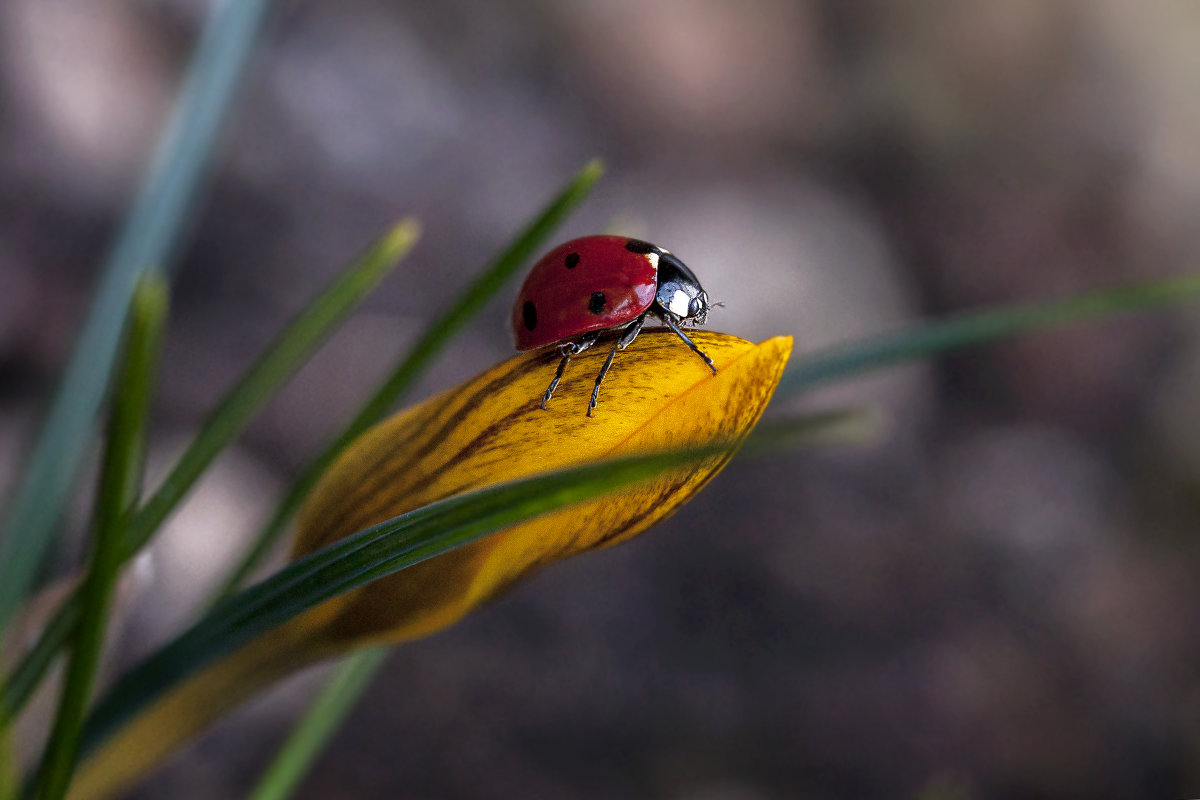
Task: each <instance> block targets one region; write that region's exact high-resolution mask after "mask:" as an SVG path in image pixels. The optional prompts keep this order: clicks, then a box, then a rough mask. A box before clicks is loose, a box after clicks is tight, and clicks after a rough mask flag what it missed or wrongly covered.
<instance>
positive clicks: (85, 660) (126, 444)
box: [38, 273, 167, 800]
mask: <svg viewBox="0 0 1200 800" xmlns="http://www.w3.org/2000/svg"><path fill="white" fill-rule="evenodd" d="M166 315H167V288H166V284H165V282H164V281H163V278H162V277H161V276H159V275H155V274H153V273H151V274H149V275H147V276H146V277H144V278H143V279H142V280H141V281H140V282H139V283H138V286H137V287H136V288H135V289H134V294H133V304H132V307H131V309H130V315H129V316H130V320H129V335H128V339H127V343H126V346H125V358H124V363H123V365H122V368H121V369H120V371H119V372H118V373H117V374H118V375H119V380H118V382H117V387H116V393H115V397H114V399H113V407H112V414H111V416H110V419H109V425H108V435H107V441H106V443H105V452H104V458H103V462H102V464H101V468H100V483H99V488H98V491H97V494H96V510H95V517H94V521H93V527H94V530H95V541H94V543H93V552H92V562H91V567H90V569H89V570H88V573H87V575H86V576H85V577H84V580H83V585H82V587H81V588H80V602H81V604H82V606H83V613H82V615H81V616H80V619H79V624H78V625H77V626H76V627H75V636H74V643H73V646H72V648H71V659H70V662H69V664H68V666H67V674H66V680H65V682H64V685H63V691H62V696H61V697H60V699H59V706H58V715H57V717H56V718H55V721H54V726H53V729H52V731H51V734H50V740H49V743H48V744H47V746H46V753H45V757H44V759H43V761H42V767H41V769H40V771H39V774H40V779H39V780H40V790H39V793H38V796H39V797H40V798H41V800H61V798H63V797H65V796H66V793H67V787H68V786H69V785H70V783H71V774H72V773H73V771H74V766H75V757H76V754H77V752H78V748H79V733H80V730H81V729H82V727H83V719H84V712H85V710H86V708H87V703H88V698H89V697H90V696H91V692H92V684H93V681H94V680H95V675H96V668H97V666H98V665H99V663H100V654H101V651H102V650H103V648H104V633H105V629H106V623H107V620H108V613H109V608H110V606H111V603H112V595H113V589H114V587H115V586H116V583H117V578H118V575H119V573H120V568H121V535H122V533H123V530H124V528H123V526H124V525H125V523H127V522H128V521H129V516H130V514H131V513H132V511H133V508H134V507H135V505H136V503H137V495H138V491H139V489H140V486H141V481H142V468H143V466H144V464H145V454H146V417H147V415H148V412H149V408H150V398H151V395H152V393H153V383H154V375H155V373H156V371H157V369H158V358H159V352H160V345H161V343H162V333H163V326H164V324H165V321H166Z"/></svg>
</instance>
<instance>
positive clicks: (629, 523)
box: [295, 330, 791, 643]
mask: <svg viewBox="0 0 1200 800" xmlns="http://www.w3.org/2000/svg"><path fill="white" fill-rule="evenodd" d="M692 335H693V337H694V340H695V341H696V343H697V345H698V346H699V347H700V348H701V349H702V350H704V351H705V352H706V353H708V355H709V356H710V357H711V358H712V359H713V361H714V362H715V363H716V365H717V368H718V372H717V374H716V375H713V374H712V373H711V372H710V371H709V369H708V368H707V367H706V366H705V365H704V363H703V362H702V361H701V360H700V359H699V358H698V357H696V355H695V354H693V353H692V352H691V351H690V350H689V349H688V348H687V347H686V346H684V345H683V343H682V342H680V341H679V339H678V338H677V337H676V336H675V335H674V334H673V333H672V332H670V331H668V330H661V331H659V330H653V331H646V332H645V333H643V334H642V335H641V336H640V337H639V338H638V340H637V341H636V342H635V343H634V344H633V346H631V347H630V348H629V349H628V350H625V351H624V352H622V353H619V354H618V356H617V358H616V359H615V361H614V362H613V367H612V369H611V371H610V372H609V374H608V377H607V378H606V379H605V381H604V384H603V386H602V387H601V393H600V404H599V407H598V408H597V410H596V415H595V416H594V417H588V416H586V415H585V413H584V412H585V411H586V409H587V403H588V398H589V397H590V395H591V391H592V387H593V386H594V381H595V375H596V373H597V372H598V371H599V369H600V366H601V364H602V363H603V361H604V359H605V358H606V356H607V350H608V348H606V347H603V346H602V345H601V346H597V347H594V348H592V349H591V350H589V351H587V352H585V353H583V354H581V355H580V356H576V357H574V358H572V359H571V362H570V364H569V365H568V367H567V372H566V375H565V377H564V378H563V380H562V383H561V384H560V385H559V387H558V389H557V391H556V392H555V395H554V397H553V398H552V399H551V401H550V403H549V405H548V407H547V409H546V410H544V411H543V410H542V409H541V408H540V407H539V404H540V400H541V396H542V392H544V391H545V388H546V385H547V384H548V383H549V381H550V378H551V377H552V376H553V374H554V369H555V367H556V365H557V363H558V360H559V356H558V352H557V350H555V349H553V348H550V349H548V350H542V351H536V352H532V353H524V354H522V355H519V356H517V357H515V358H513V359H510V360H509V361H507V362H505V363H504V364H501V365H499V366H497V367H495V368H494V369H492V370H489V371H488V372H486V373H484V374H482V375H480V376H479V377H477V378H475V379H474V380H472V381H469V382H468V383H465V384H463V385H461V386H459V387H457V388H455V389H451V390H450V391H448V392H445V393H443V394H441V395H438V396H437V397H434V398H432V399H430V400H428V401H426V402H425V403H422V404H421V405H419V406H416V407H415V408H411V409H409V410H407V411H405V412H402V413H400V414H398V415H397V416H395V417H393V418H392V419H390V420H388V421H386V422H384V423H382V424H380V425H378V426H377V427H376V428H374V429H373V430H371V431H369V432H368V433H366V434H365V435H364V436H363V437H362V438H361V439H359V440H358V441H357V442H356V443H355V444H354V445H352V446H351V447H350V448H349V450H348V451H347V452H346V453H345V454H344V455H343V457H342V458H341V459H340V460H339V461H337V462H336V463H335V464H334V465H333V466H332V467H331V468H330V470H329V472H328V473H327V475H326V477H325V478H324V479H323V481H322V482H321V484H320V485H319V486H318V487H317V488H316V490H315V491H314V492H313V494H312V496H311V498H310V501H309V502H308V504H307V505H306V507H305V509H304V511H303V512H302V515H301V521H300V527H299V531H298V533H297V536H296V540H295V554H296V555H297V556H300V555H304V554H307V553H309V552H312V551H313V550H316V549H317V548H319V547H322V546H324V545H326V544H329V543H330V542H333V541H337V540H338V539H341V538H343V537H345V536H348V535H349V534H351V533H354V532H355V531H358V530H361V529H363V528H366V527H368V526H370V525H373V524H375V523H378V522H381V521H383V520H385V519H389V518H391V517H394V516H397V515H399V514H402V513H404V512H406V511H410V510H412V509H414V508H418V507H420V506H422V505H425V504H426V503H430V502H433V501H435V500H439V499H442V498H444V497H448V496H451V495H454V494H458V493H460V492H464V491H468V490H471V489H477V488H481V487H483V486H488V485H492V484H495V483H500V482H503V481H510V480H514V479H517V478H521V477H526V476H529V475H533V474H535V473H539V472H546V471H549V470H555V469H561V468H564V467H568V466H573V465H578V464H584V463H591V462H595V461H599V460H602V459H605V458H611V457H615V456H622V455H630V454H632V453H636V452H644V451H650V450H662V449H670V448H678V447H685V446H687V445H689V444H694V443H699V442H705V441H710V440H712V439H714V438H716V439H730V440H737V439H740V437H742V436H744V435H745V434H747V433H748V432H749V431H750V429H751V428H752V427H753V425H754V423H755V422H757V420H758V418H759V416H761V414H762V412H763V409H764V408H765V407H766V404H767V401H768V400H769V399H770V396H771V394H772V392H773V391H774V389H775V386H776V384H777V383H778V381H779V377H780V375H782V373H783V368H784V366H785V364H786V362H787V358H788V355H789V353H790V352H791V339H790V338H783V337H781V338H775V339H770V340H768V341H766V342H764V343H762V344H760V345H754V344H752V343H750V342H747V341H745V340H742V339H738V338H735V337H733V336H727V335H724V334H718V333H704V332H696V333H694V334H692ZM732 449H733V448H732V447H731V448H730V451H729V452H727V453H725V454H723V455H721V456H716V457H713V458H711V459H708V460H707V461H705V462H703V463H702V464H700V465H699V466H695V467H692V468H689V469H687V470H684V471H681V472H678V473H673V474H670V475H668V476H666V477H664V478H662V479H660V480H658V481H656V482H654V483H651V484H649V485H644V486H639V487H635V488H632V489H627V490H624V491H622V492H619V493H617V494H616V495H609V496H606V497H603V498H601V499H599V500H596V501H592V502H590V503H587V504H585V505H583V506H578V507H574V508H568V509H565V510H563V511H560V512H556V513H552V514H549V515H546V516H544V517H541V518H538V519H535V520H532V521H530V522H527V523H525V524H522V525H517V526H515V527H513V528H509V529H507V530H505V531H502V532H501V533H498V534H496V535H494V536H491V537H489V538H487V539H484V540H482V541H480V542H477V543H475V544H473V545H469V546H467V547H463V548H460V549H459V550H456V551H453V552H451V553H447V554H446V555H443V556H439V557H437V558H434V559H431V560H429V561H426V562H424V563H421V564H418V565H416V566H414V567H411V568H409V569H407V570H404V571H403V572H400V573H397V574H395V575H393V576H391V577H388V578H384V579H383V580H380V581H376V582H374V583H372V584H369V585H368V586H365V587H363V588H362V589H359V590H356V591H354V592H351V593H348V594H346V595H343V596H342V597H340V598H336V599H335V600H332V601H330V602H329V603H327V604H326V606H325V607H323V608H322V609H320V610H318V613H316V614H314V615H312V616H310V617H309V619H308V622H309V624H310V625H312V626H314V627H320V628H321V632H320V635H321V636H323V637H325V638H326V639H332V640H338V641H341V642H345V643H349V642H350V641H358V640H364V641H365V640H383V641H398V640H402V639H407V638H412V637H414V636H419V635H423V634H426V633H429V632H431V631H433V630H436V629H438V628H440V627H442V626H444V625H447V624H449V623H451V622H453V621H455V620H457V619H458V618H460V617H461V616H462V615H463V614H465V613H467V612H468V611H470V610H471V609H472V608H474V607H476V606H478V605H479V604H481V603H483V602H485V601H486V600H488V599H489V598H491V597H493V596H494V595H495V594H496V593H497V592H499V591H501V590H502V589H504V588H505V587H507V586H508V585H510V584H511V583H512V582H513V581H515V580H517V579H518V578H520V577H521V576H523V575H525V574H527V573H528V572H530V571H531V570H533V569H535V568H537V567H540V566H543V565H545V564H548V563H550V562H553V561H556V560H558V559H561V558H564V557H566V556H569V555H572V554H574V553H579V552H583V551H586V550H590V549H592V548H595V547H599V546H605V545H609V544H613V543H615V542H619V541H623V540H625V539H628V538H629V537H631V536H633V535H635V534H637V533H639V532H640V531H642V530H644V529H646V528H647V527H649V526H650V525H652V524H654V523H655V522H657V521H658V520H660V519H662V518H663V517H665V516H666V515H668V514H670V513H671V512H672V511H674V510H675V509H676V508H678V507H679V505H681V504H682V503H683V502H685V501H686V500H687V499H688V498H690V497H691V496H692V495H694V494H695V493H696V492H697V491H698V490H699V489H700V488H701V487H702V486H703V485H704V484H705V483H707V482H708V480H709V479H710V478H712V476H713V475H715V474H716V473H717V471H719V470H720V468H721V467H722V466H723V465H724V463H725V462H726V461H727V460H728V458H729V456H730V455H732Z"/></svg>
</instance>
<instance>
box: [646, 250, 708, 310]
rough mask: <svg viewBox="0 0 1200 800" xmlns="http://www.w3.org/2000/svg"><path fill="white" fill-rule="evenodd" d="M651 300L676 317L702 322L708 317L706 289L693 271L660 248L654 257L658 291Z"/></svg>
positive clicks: (660, 308)
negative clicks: (656, 264) (656, 258)
mask: <svg viewBox="0 0 1200 800" xmlns="http://www.w3.org/2000/svg"><path fill="white" fill-rule="evenodd" d="M654 301H655V303H656V304H657V305H658V307H659V310H660V311H661V312H663V313H666V314H670V315H671V317H672V318H674V319H675V320H677V321H684V320H686V321H688V322H690V323H692V324H693V325H703V324H704V322H705V320H707V318H708V309H709V308H711V307H712V304H711V303H709V301H708V292H706V291H704V287H703V286H701V285H700V281H699V280H698V279H697V278H696V276H695V274H693V273H692V271H691V270H690V269H688V268H687V267H686V266H685V265H684V263H683V262H682V261H680V260H679V259H678V258H676V257H675V256H674V255H672V254H670V253H667V252H665V251H664V252H662V253H660V254H659V257H658V291H657V292H656V293H655V296H654Z"/></svg>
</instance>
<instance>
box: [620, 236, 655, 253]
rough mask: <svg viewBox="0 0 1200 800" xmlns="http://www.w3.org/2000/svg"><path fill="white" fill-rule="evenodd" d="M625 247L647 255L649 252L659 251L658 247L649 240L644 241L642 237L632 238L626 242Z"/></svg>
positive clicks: (632, 251) (633, 251) (630, 250)
mask: <svg viewBox="0 0 1200 800" xmlns="http://www.w3.org/2000/svg"><path fill="white" fill-rule="evenodd" d="M625 249H626V250H628V251H629V252H631V253H637V254H639V255H643V256H644V255H647V254H649V253H657V252H658V248H657V247H655V246H654V245H652V244H650V243H649V242H643V241H642V240H641V239H630V240H629V241H627V242H626V243H625Z"/></svg>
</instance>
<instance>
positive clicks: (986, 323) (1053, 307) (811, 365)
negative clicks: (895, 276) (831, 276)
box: [779, 275, 1200, 395]
mask: <svg viewBox="0 0 1200 800" xmlns="http://www.w3.org/2000/svg"><path fill="white" fill-rule="evenodd" d="M1197 297H1200V275H1185V276H1182V277H1179V278H1172V279H1169V280H1163V281H1153V282H1148V283H1139V284H1134V285H1131V286H1123V287H1120V288H1117V289H1109V290H1104V291H1098V292H1089V293H1087V294H1081V295H1076V296H1074V297H1068V298H1066V299H1064V300H1050V301H1044V302H1037V303H1027V304H1024V305H1017V306H1004V307H1001V308H997V309H993V310H989V311H982V312H971V313H966V314H959V315H955V316H952V317H948V318H946V319H943V320H935V321H932V322H924V323H919V324H917V325H916V326H914V327H912V328H909V329H907V330H901V331H894V332H891V333H884V334H880V335H878V336H872V337H870V338H867V339H862V340H860V341H857V342H849V343H847V344H840V345H835V346H833V347H830V348H827V349H825V350H820V351H817V352H814V353H809V354H807V355H805V356H802V357H800V358H797V359H796V360H795V362H794V363H793V364H792V366H791V367H790V368H789V369H788V371H787V372H786V373H784V376H783V380H782V381H781V382H780V384H779V394H780V395H789V394H798V393H800V392H803V391H805V390H807V389H808V388H810V387H812V386H816V385H818V384H822V383H828V382H830V381H833V380H837V379H838V378H847V377H850V376H852V375H858V374H860V373H863V372H868V371H870V370H874V369H879V368H881V367H887V366H891V365H893V364H899V363H904V362H907V361H913V360H916V359H920V358H928V357H930V356H933V355H937V354H938V353H943V352H946V351H948V350H954V349H958V348H962V347H969V346H971V345H979V344H984V343H986V342H992V341H996V340H998V339H1009V338H1012V337H1014V336H1018V335H1020V334H1024V333H1030V332H1032V331H1036V330H1039V329H1043V328H1050V327H1054V326H1057V325H1066V324H1068V323H1072V322H1078V321H1081V320H1085V319H1088V318H1091V317H1106V316H1113V315H1115V314H1121V313H1129V312H1133V311H1139V310H1144V309H1149V308H1154V307H1156V306H1163V305H1168V304H1172V303H1182V302H1185V301H1188V300H1194V299H1196V298H1197Z"/></svg>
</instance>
